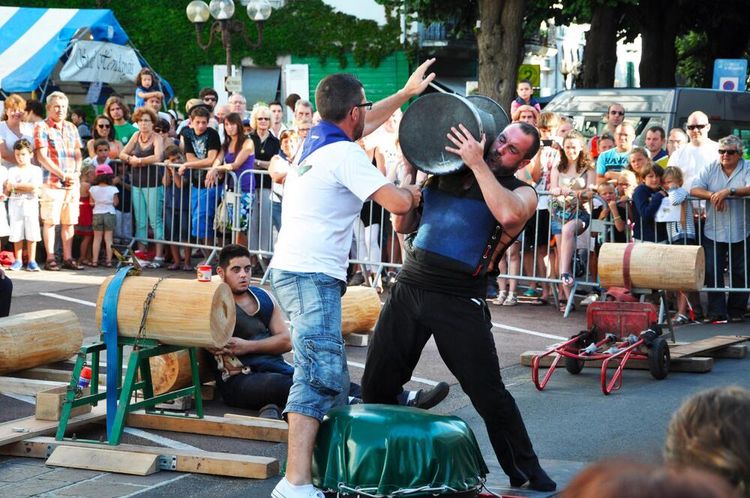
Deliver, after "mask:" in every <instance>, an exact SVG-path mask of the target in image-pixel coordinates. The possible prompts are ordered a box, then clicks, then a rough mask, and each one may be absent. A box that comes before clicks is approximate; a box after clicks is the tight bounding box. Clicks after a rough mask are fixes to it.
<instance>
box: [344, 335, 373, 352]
mask: <svg viewBox="0 0 750 498" xmlns="http://www.w3.org/2000/svg"><path fill="white" fill-rule="evenodd" d="M344 342H345V343H346V345H347V346H354V347H358V348H359V347H365V346H367V345H368V344H369V343H370V334H357V333H352V334H349V335H345V336H344Z"/></svg>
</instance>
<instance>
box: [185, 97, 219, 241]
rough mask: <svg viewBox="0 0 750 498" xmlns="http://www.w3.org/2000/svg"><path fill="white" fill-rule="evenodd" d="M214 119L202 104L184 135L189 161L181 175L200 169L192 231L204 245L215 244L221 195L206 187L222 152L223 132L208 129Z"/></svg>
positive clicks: (194, 174)
mask: <svg viewBox="0 0 750 498" xmlns="http://www.w3.org/2000/svg"><path fill="white" fill-rule="evenodd" d="M210 118H211V113H210V112H209V111H208V109H206V107H205V106H204V105H202V104H199V105H196V106H194V107H193V108H192V109H191V110H190V126H186V127H185V128H183V129H182V131H181V132H180V149H182V151H183V153H184V155H185V159H186V162H185V163H184V164H183V165H182V166H180V168H179V170H178V173H179V174H180V175H184V173H185V171H186V170H188V169H190V170H193V169H195V170H198V171H192V172H191V175H190V182H191V184H192V187H191V192H190V202H191V206H190V209H191V213H192V220H191V228H192V234H193V236H194V237H197V238H198V240H199V241H200V240H203V241H204V243H213V241H212V240H211V238H212V237H213V234H214V228H213V226H214V211H215V210H216V195H217V187H206V186H205V183H204V182H205V179H206V169H208V168H210V167H211V166H212V165H213V163H214V160H215V159H216V156H217V155H218V154H219V150H220V149H221V142H220V141H219V133H218V132H217V131H216V130H214V129H213V128H209V126H208V120H209V119H210ZM206 241H208V242H206Z"/></svg>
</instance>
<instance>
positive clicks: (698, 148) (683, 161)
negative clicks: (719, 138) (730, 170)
mask: <svg viewBox="0 0 750 498" xmlns="http://www.w3.org/2000/svg"><path fill="white" fill-rule="evenodd" d="M686 128H687V130H688V135H689V136H690V143H689V144H687V145H685V146H684V147H682V148H680V149H678V150H677V151H675V153H674V154H672V155H671V156H669V161H668V163H667V164H668V165H669V166H677V167H679V168H680V169H681V170H682V175H683V188H685V189H687V190H690V188H691V187H692V186H693V182H694V181H695V180H696V179H697V178H698V177H699V176H700V174H701V173H702V172H703V170H705V169H706V168H707V167H708V165H709V164H711V163H713V162H715V161H716V155H717V151H718V150H719V146H718V144H717V143H716V142H714V141H713V140H711V139H709V138H708V132H709V130H710V129H711V124H710V123H709V122H708V116H706V114H705V113H703V112H701V111H695V112H693V113H692V114H690V116H688V119H687V125H686Z"/></svg>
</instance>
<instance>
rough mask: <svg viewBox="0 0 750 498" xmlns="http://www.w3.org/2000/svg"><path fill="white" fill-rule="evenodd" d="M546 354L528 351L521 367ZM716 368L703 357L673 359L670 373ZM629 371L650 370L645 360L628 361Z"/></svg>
mask: <svg viewBox="0 0 750 498" xmlns="http://www.w3.org/2000/svg"><path fill="white" fill-rule="evenodd" d="M540 354H544V351H526V352H525V353H522V354H521V365H523V366H526V367H530V366H531V360H532V358H534V356H536V355H540ZM553 359H554V355H550V356H546V357H544V358H543V359H542V362H541V365H540V366H541V367H544V368H546V367H548V366H550V365H551V364H552V360H553ZM562 362H563V360H560V363H558V367H561V366H562V364H563V363H562ZM584 366H585V367H586V368H599V369H601V368H602V362H601V361H587V362H584ZM609 366H610V368H616V367H617V363H616V362H614V361H610V362H609ZM713 367H714V359H713V358H702V357H689V358H672V359H671V361H670V363H669V371H670V372H686V373H706V372H710V371H711V370H712V369H713ZM625 368H626V369H627V370H648V362H647V361H645V360H628V362H627V363H626V364H625Z"/></svg>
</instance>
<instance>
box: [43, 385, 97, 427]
mask: <svg viewBox="0 0 750 498" xmlns="http://www.w3.org/2000/svg"><path fill="white" fill-rule="evenodd" d="M85 394H86V395H87V396H88V395H89V394H90V389H88V388H87V389H86V392H85ZM67 395H68V386H63V387H56V388H54V389H50V390H48V391H42V392H40V393H38V394H37V395H36V413H35V415H34V416H35V417H36V419H37V420H60V417H61V416H62V410H63V402H64V401H65V398H66V397H67ZM91 407H92V406H91V405H88V404H87V405H81V406H76V407H75V408H73V409H72V410H71V411H70V416H71V417H75V416H77V415H81V414H83V413H89V412H90V411H91Z"/></svg>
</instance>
